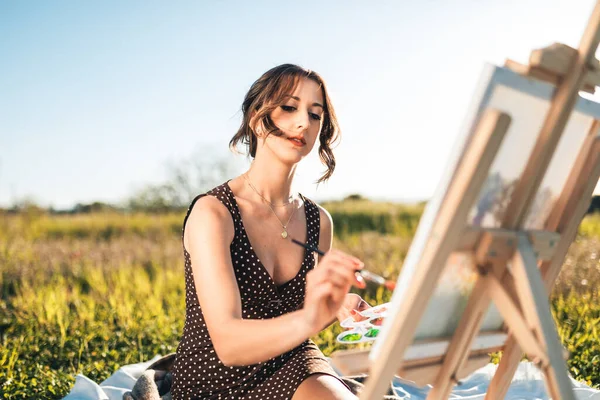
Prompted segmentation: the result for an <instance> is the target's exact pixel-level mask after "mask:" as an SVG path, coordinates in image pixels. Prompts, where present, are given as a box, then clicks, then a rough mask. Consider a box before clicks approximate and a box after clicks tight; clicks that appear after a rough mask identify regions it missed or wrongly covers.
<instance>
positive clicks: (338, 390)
mask: <svg viewBox="0 0 600 400" xmlns="http://www.w3.org/2000/svg"><path fill="white" fill-rule="evenodd" d="M313 399H322V400H358V398H357V397H356V396H355V395H353V394H352V393H351V392H350V391H349V390H348V388H347V387H346V386H344V384H343V383H342V382H340V381H339V380H337V379H336V378H334V377H333V376H331V375H327V374H313V375H310V376H309V377H308V378H306V379H305V380H304V381H302V383H301V384H300V386H298V389H296V392H295V393H294V396H293V397H292V400H313Z"/></svg>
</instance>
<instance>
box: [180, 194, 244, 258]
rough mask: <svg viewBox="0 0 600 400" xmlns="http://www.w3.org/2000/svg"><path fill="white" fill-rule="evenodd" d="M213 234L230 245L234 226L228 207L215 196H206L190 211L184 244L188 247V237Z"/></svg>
mask: <svg viewBox="0 0 600 400" xmlns="http://www.w3.org/2000/svg"><path fill="white" fill-rule="evenodd" d="M211 234H213V235H215V234H216V235H218V236H220V237H221V238H222V239H223V240H225V241H227V242H228V243H230V242H231V241H232V240H233V236H234V226H233V220H232V218H231V214H230V212H229V210H228V209H227V207H226V206H225V205H224V204H223V203H222V202H221V201H220V200H219V199H217V198H216V197H215V196H212V195H206V196H202V197H201V198H199V199H198V200H197V201H196V202H195V203H194V206H193V207H192V210H191V211H190V215H189V217H188V220H187V222H186V227H185V235H184V244H186V247H188V246H187V243H186V242H187V240H186V237H199V236H205V235H211ZM188 240H189V239H188ZM188 248H189V247H188Z"/></svg>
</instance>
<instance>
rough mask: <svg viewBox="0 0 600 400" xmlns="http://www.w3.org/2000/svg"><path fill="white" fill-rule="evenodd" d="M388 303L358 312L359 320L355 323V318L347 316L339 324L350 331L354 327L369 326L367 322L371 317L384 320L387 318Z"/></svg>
mask: <svg viewBox="0 0 600 400" xmlns="http://www.w3.org/2000/svg"><path fill="white" fill-rule="evenodd" d="M389 304H390V303H383V304H379V305H377V306H375V307H371V308H367V309H366V310H363V311H359V312H358V314H359V315H360V319H359V320H358V321H357V320H355V317H352V316H349V317H348V318H346V319H345V320H343V321H342V322H340V326H341V327H342V328H346V329H352V328H355V327H364V326H369V325H370V323H369V320H370V319H372V318H373V317H382V318H385V317H386V316H387V310H388V306H389Z"/></svg>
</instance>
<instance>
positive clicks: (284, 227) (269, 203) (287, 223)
mask: <svg viewBox="0 0 600 400" xmlns="http://www.w3.org/2000/svg"><path fill="white" fill-rule="evenodd" d="M242 176H243V177H244V179H245V180H246V182H248V184H249V185H250V187H251V188H252V190H254V191H255V192H256V194H257V195H259V196H260V198H261V199H263V200H264V201H265V203H267V205H268V206H269V208H270V209H271V211H272V212H273V214H274V215H275V218H277V221H279V223H280V224H281V227H282V228H283V232H281V237H282V238H283V239H285V238H287V237H288V232H287V227H288V225H289V223H290V221H291V220H292V217H293V216H294V213H295V212H296V207H294V210H293V211H292V213H291V214H290V217H289V218H288V220H287V222H286V224H285V225H284V224H283V222H281V220H280V219H279V217H278V216H277V214H276V213H275V210H273V207H271V202H270V201H268V200H267V199H265V198H264V197H263V196H262V195H261V194H260V193H258V190H256V188H255V187H254V185H253V184H252V182H250V179H249V178H248V177H247V176H246V174H245V173H244V174H242ZM292 203H293V202H289V203H287V204H292ZM287 204H284V205H287Z"/></svg>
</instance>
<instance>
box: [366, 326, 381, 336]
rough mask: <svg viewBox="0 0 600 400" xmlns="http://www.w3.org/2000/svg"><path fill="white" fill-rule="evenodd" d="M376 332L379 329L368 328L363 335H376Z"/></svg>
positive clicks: (377, 332)
mask: <svg viewBox="0 0 600 400" xmlns="http://www.w3.org/2000/svg"><path fill="white" fill-rule="evenodd" d="M378 334H379V329H377V328H371V329H369V331H368V332H367V333H365V336H366V337H377V335H378Z"/></svg>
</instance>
